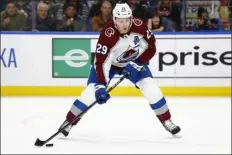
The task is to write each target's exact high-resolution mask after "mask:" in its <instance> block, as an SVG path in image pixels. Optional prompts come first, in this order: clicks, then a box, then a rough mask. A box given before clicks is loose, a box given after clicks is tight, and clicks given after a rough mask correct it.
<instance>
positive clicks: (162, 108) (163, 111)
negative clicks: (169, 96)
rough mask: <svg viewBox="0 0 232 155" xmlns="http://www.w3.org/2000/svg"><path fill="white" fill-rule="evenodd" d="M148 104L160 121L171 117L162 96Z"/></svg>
mask: <svg viewBox="0 0 232 155" xmlns="http://www.w3.org/2000/svg"><path fill="white" fill-rule="evenodd" d="M150 106H151V108H152V110H153V111H154V112H155V113H156V116H157V117H158V119H159V120H160V121H161V122H164V121H166V120H169V119H170V118H171V114H170V112H169V109H168V105H167V103H166V100H165V98H164V97H163V98H161V99H160V100H159V101H158V102H156V103H154V104H150Z"/></svg>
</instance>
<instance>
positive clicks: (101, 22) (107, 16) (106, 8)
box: [92, 0, 112, 32]
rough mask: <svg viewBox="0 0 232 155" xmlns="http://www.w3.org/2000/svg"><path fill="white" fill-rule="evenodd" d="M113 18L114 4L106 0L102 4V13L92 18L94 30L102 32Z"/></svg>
mask: <svg viewBox="0 0 232 155" xmlns="http://www.w3.org/2000/svg"><path fill="white" fill-rule="evenodd" d="M111 19H112V4H111V3H110V1H109V0H104V1H103V2H102V5H101V14H100V15H98V16H94V17H93V19H92V30H93V31H98V32H100V31H101V30H102V29H103V27H104V26H105V24H106V23H107V22H108V21H109V20H111Z"/></svg>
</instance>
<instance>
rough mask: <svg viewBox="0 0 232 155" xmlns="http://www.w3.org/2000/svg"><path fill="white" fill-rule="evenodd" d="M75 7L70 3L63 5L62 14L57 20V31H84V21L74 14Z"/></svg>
mask: <svg viewBox="0 0 232 155" xmlns="http://www.w3.org/2000/svg"><path fill="white" fill-rule="evenodd" d="M75 14H76V10H75V7H74V6H73V5H72V4H68V3H67V4H66V5H65V6H64V15H63V17H62V19H61V20H58V21H57V30H58V31H85V22H84V20H82V19H79V18H78V17H77V16H76V15H75Z"/></svg>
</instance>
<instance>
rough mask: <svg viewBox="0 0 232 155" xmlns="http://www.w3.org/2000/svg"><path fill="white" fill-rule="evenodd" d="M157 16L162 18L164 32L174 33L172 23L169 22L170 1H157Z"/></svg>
mask: <svg viewBox="0 0 232 155" xmlns="http://www.w3.org/2000/svg"><path fill="white" fill-rule="evenodd" d="M157 9H158V14H159V16H161V18H162V23H163V25H164V29H165V31H175V29H174V27H173V25H174V24H173V22H172V20H171V11H172V1H171V0H159V2H158V8H157Z"/></svg>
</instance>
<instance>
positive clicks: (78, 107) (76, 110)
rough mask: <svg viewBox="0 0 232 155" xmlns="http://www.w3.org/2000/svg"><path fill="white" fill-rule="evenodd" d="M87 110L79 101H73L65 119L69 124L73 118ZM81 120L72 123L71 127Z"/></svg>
mask: <svg viewBox="0 0 232 155" xmlns="http://www.w3.org/2000/svg"><path fill="white" fill-rule="evenodd" d="M86 109H87V106H86V105H85V104H84V103H82V102H81V101H80V100H78V99H77V100H75V102H74V103H73V105H72V107H71V109H70V111H69V112H68V114H67V116H66V119H67V121H68V122H70V121H71V120H72V119H73V118H74V117H76V116H77V115H79V114H80V113H81V112H83V111H85V110H86ZM80 119H81V118H79V119H78V120H77V121H75V122H73V123H72V125H76V124H77V123H78V122H79V121H80Z"/></svg>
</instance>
